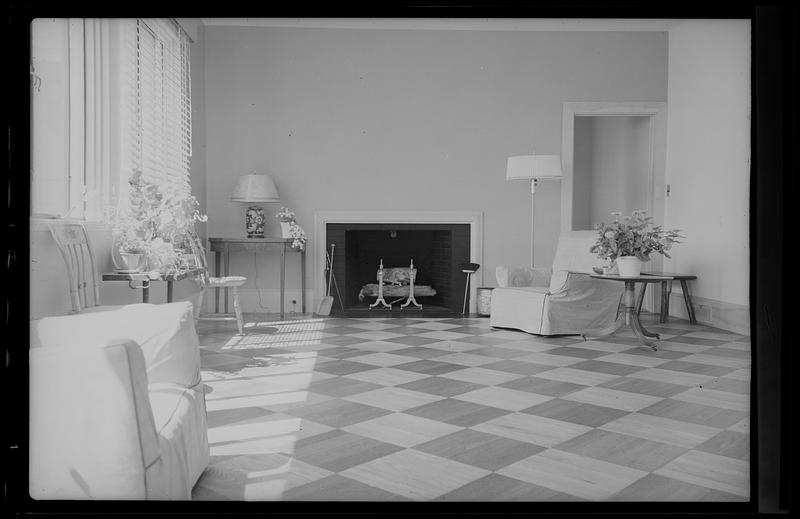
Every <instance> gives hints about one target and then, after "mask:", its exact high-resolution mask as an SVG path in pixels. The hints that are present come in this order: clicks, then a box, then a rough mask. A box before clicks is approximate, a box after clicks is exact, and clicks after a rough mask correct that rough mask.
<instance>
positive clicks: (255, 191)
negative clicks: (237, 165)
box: [231, 175, 280, 202]
mask: <svg viewBox="0 0 800 519" xmlns="http://www.w3.org/2000/svg"><path fill="white" fill-rule="evenodd" d="M231 201H232V202H280V196H278V188H277V187H275V182H274V181H273V180H272V177H270V176H269V175H242V176H241V177H239V180H238V181H237V182H236V187H234V188H233V195H231Z"/></svg>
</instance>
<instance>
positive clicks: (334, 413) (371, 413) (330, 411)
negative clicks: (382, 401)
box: [285, 398, 391, 428]
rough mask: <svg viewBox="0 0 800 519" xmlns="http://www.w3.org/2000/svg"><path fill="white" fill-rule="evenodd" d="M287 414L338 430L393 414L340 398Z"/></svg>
mask: <svg viewBox="0 0 800 519" xmlns="http://www.w3.org/2000/svg"><path fill="white" fill-rule="evenodd" d="M285 412H286V413H287V414H291V415H292V416H298V417H301V418H306V419H308V420H311V421H312V422H317V423H321V424H324V425H328V426H330V427H337V428H338V427H347V426H348V425H352V424H354V423H359V422H363V421H365V420H371V419H372V418H377V417H379V416H383V415H386V414H390V413H391V411H387V410H386V409H380V408H377V407H373V406H371V405H365V404H358V403H355V402H349V401H347V400H340V399H338V398H334V399H331V400H326V401H324V402H319V403H317V404H311V405H307V406H301V407H293V408H291V409H289V410H287V411H285Z"/></svg>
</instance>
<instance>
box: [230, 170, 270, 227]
mask: <svg viewBox="0 0 800 519" xmlns="http://www.w3.org/2000/svg"><path fill="white" fill-rule="evenodd" d="M231 201H232V202H244V203H249V204H253V205H251V206H250V207H248V208H247V211H246V212H245V218H244V221H245V228H246V231H247V237H248V238H263V237H264V222H265V218H264V209H263V208H262V207H261V206H260V205H256V204H257V203H258V202H265V203H266V202H280V196H279V195H278V188H277V187H276V186H275V181H274V180H272V177H270V176H268V175H242V176H241V177H239V180H238V181H237V182H236V186H234V188H233V194H232V195H231Z"/></svg>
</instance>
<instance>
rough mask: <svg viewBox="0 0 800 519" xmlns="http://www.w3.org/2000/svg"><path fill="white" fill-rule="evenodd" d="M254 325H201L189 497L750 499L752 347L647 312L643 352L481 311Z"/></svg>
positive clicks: (618, 340) (616, 340) (631, 344)
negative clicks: (202, 454)
mask: <svg viewBox="0 0 800 519" xmlns="http://www.w3.org/2000/svg"><path fill="white" fill-rule="evenodd" d="M247 317H248V319H247V328H246V332H247V333H246V334H245V335H244V336H237V335H236V334H235V327H234V325H232V324H231V323H219V322H201V323H200V324H199V325H198V333H199V334H200V339H201V348H202V350H201V353H202V366H203V371H202V374H203V379H204V381H205V383H206V390H207V393H206V400H207V407H208V419H209V442H210V444H211V462H210V465H209V467H208V469H207V470H206V471H205V473H204V474H203V476H202V477H201V479H200V481H199V482H198V484H197V485H196V487H195V489H194V496H193V497H194V498H195V499H197V500H237V501H260V500H285V501H393V500H413V501H581V500H588V501H746V500H748V497H749V485H750V482H749V470H750V457H749V445H750V432H749V423H750V421H749V416H750V412H749V411H750V340H749V337H745V336H742V335H736V334H734V333H730V332H726V331H724V330H719V329H715V328H710V327H707V326H703V325H690V324H689V323H688V322H686V321H682V320H672V321H671V322H669V323H665V324H658V323H657V322H656V321H655V320H654V319H655V318H654V317H653V316H644V315H643V322H644V324H645V325H646V326H648V328H649V329H650V330H652V331H655V332H657V333H661V334H662V336H661V338H662V340H661V341H660V346H659V351H657V352H653V351H651V350H650V349H649V348H646V347H643V346H641V345H640V344H639V343H638V341H637V340H636V339H635V338H634V337H633V335H632V333H630V332H618V333H617V334H616V335H614V336H611V337H610V338H605V339H603V340H595V341H583V340H581V339H580V338H578V337H554V338H544V337H537V336H533V335H529V334H525V333H522V332H518V331H513V330H500V329H492V328H491V327H490V326H489V320H488V319H486V318H446V319H414V318H388V319H380V318H363V319H354V318H330V317H328V318H326V317H322V318H319V317H311V316H299V317H295V318H293V319H288V320H285V321H278V320H274V321H273V320H269V319H265V317H264V316H263V315H262V316H247ZM257 318H258V319H261V320H260V321H259V320H257Z"/></svg>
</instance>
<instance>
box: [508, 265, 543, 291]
mask: <svg viewBox="0 0 800 519" xmlns="http://www.w3.org/2000/svg"><path fill="white" fill-rule="evenodd" d="M552 273H553V271H552V269H549V268H542V267H535V268H531V267H509V266H505V265H501V266H499V267H496V268H495V277H496V278H497V286H498V287H546V286H548V285H549V284H550V276H551V275H552Z"/></svg>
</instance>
